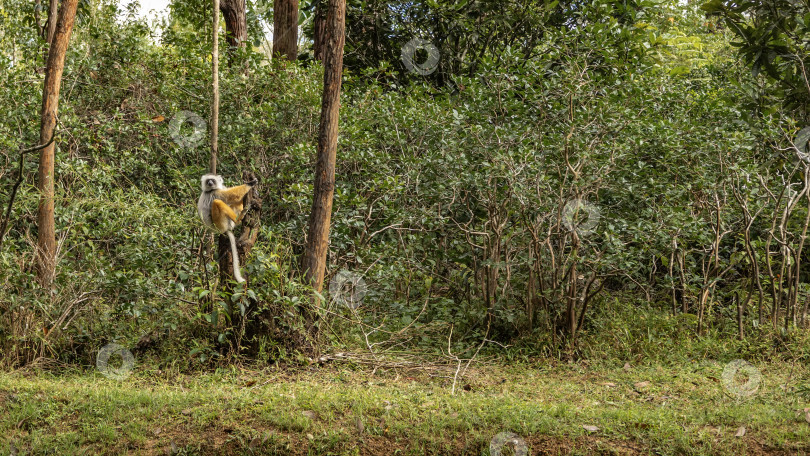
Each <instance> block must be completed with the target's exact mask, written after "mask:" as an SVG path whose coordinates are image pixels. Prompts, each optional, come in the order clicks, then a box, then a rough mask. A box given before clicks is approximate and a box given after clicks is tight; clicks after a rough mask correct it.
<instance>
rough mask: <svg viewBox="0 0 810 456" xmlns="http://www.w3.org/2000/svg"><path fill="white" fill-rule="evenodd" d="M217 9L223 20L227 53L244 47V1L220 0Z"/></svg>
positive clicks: (245, 34)
mask: <svg viewBox="0 0 810 456" xmlns="http://www.w3.org/2000/svg"><path fill="white" fill-rule="evenodd" d="M219 9H220V11H222V16H223V17H224V18H225V40H226V41H227V42H228V48H229V49H228V53H231V52H232V50H233V49H235V48H239V47H245V43H246V42H247V17H246V15H245V0H221V2H220V4H219Z"/></svg>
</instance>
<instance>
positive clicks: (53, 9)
mask: <svg viewBox="0 0 810 456" xmlns="http://www.w3.org/2000/svg"><path fill="white" fill-rule="evenodd" d="M58 7H59V0H50V2H49V5H48V24H47V25H48V34H47V35H46V36H45V40H46V41H47V42H48V44H50V43H52V42H53V36H54V34H56V21H57V19H56V15H57V14H58V13H57V9H58Z"/></svg>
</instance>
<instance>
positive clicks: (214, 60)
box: [208, 0, 219, 174]
mask: <svg viewBox="0 0 810 456" xmlns="http://www.w3.org/2000/svg"><path fill="white" fill-rule="evenodd" d="M213 2H214V7H213V16H214V20H213V27H214V28H213V36H212V40H213V45H212V51H211V89H212V91H213V95H212V100H211V161H210V163H209V164H208V172H209V173H211V174H216V173H217V154H218V151H219V147H218V146H217V143H218V142H219V0H213Z"/></svg>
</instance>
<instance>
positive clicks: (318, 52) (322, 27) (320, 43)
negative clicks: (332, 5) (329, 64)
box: [312, 0, 327, 62]
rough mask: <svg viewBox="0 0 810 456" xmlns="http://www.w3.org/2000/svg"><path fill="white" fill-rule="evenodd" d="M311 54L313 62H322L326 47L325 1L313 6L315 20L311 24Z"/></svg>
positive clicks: (322, 0)
mask: <svg viewBox="0 0 810 456" xmlns="http://www.w3.org/2000/svg"><path fill="white" fill-rule="evenodd" d="M312 31H313V33H312V35H313V36H312V53H313V55H314V57H315V60H317V61H319V62H322V61H323V51H324V47H325V46H326V36H327V35H326V1H325V0H321V1H320V2H318V4H317V5H316V6H315V18H314V19H313V22H312Z"/></svg>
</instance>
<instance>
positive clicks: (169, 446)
mask: <svg viewBox="0 0 810 456" xmlns="http://www.w3.org/2000/svg"><path fill="white" fill-rule="evenodd" d="M724 365H725V363H719V362H705V361H704V362H699V363H694V364H689V365H683V366H678V367H664V366H630V365H626V366H609V367H599V368H592V367H589V366H588V365H587V364H560V365H549V364H538V365H523V366H521V367H511V368H505V367H498V366H484V367H479V368H478V370H477V371H475V372H472V373H470V374H469V375H468V376H467V378H465V379H464V380H463V381H462V382H461V383H460V384H459V390H458V391H457V392H456V394H455V395H452V394H451V391H450V380H449V379H447V378H440V377H437V376H431V375H429V374H427V373H412V372H411V373H409V372H403V371H400V372H394V371H380V370H377V371H376V372H373V373H372V372H371V371H367V370H363V369H359V368H356V367H353V366H350V365H347V364H331V365H328V366H326V367H319V368H310V369H300V370H286V371H285V370H273V369H270V370H265V371H253V370H246V369H245V370H242V369H236V368H234V369H232V370H230V371H220V372H216V373H207V374H198V375H193V376H191V375H178V374H168V373H165V372H160V371H155V370H152V371H149V370H148V369H147V368H145V367H143V366H136V369H135V371H134V372H133V375H131V376H129V377H128V378H126V379H124V380H121V381H117V380H112V379H108V378H106V377H104V376H102V375H101V374H100V373H99V372H98V371H89V372H73V373H61V374H60V375H58V376H55V375H53V374H49V373H42V372H39V373H37V372H30V371H25V372H15V373H2V374H0V410H3V412H2V416H0V451H2V452H3V453H4V454H9V453H10V454H60V455H70V454H120V453H131V454H170V453H172V452H174V454H296V455H299V454H300V455H304V454H313V455H314V454H318V455H320V454H349V455H355V454H369V455H391V454H403V455H407V454H414V455H416V454H419V455H424V454H448V455H456V454H458V455H461V454H467V455H486V454H490V444H491V442H492V440H493V438H494V437H495V436H496V435H498V434H500V433H502V432H511V433H514V434H516V435H517V436H518V437H519V438H521V439H522V441H523V442H525V445H526V448H527V449H528V454H633V455H635V454H663V455H669V454H689V455H696V454H712V455H714V454H728V455H732V454H734V455H738V454H753V455H758V454H791V455H792V454H808V453H810V423H808V421H807V420H808V419H810V417H807V416H806V413H805V410H804V409H805V408H806V407H810V395H808V391H807V389H806V387H807V386H808V384H809V383H810V382H808V375H807V374H808V370H807V369H806V368H803V367H801V366H790V365H784V364H780V365H758V366H756V367H757V368H758V371H759V373H760V378H761V381H760V384H759V387H758V389H757V390H756V391H755V392H754V393H753V394H752V395H751V396H750V397H748V398H746V399H740V398H739V397H738V395H737V393H736V392H739V391H744V388H745V386H744V385H742V386H740V385H739V384H740V382H743V381H745V378H744V376H741V375H738V376H737V377H735V380H734V381H735V382H736V384H730V387H729V386H726V385H727V384H726V383H725V382H724V378H723V377H722V374H723V368H724ZM749 374H750V375H752V376H753V377H752V381H756V379H755V377H756V373H754V372H753V371H750V372H749ZM808 410H810V409H808ZM584 426H588V427H589V428H586V427H584ZM591 426H593V427H591ZM743 428H744V435H742V436H735V435H736V434H742V432H743ZM512 451H513V449H512V447H511V444H510V445H506V446H505V448H504V451H502V452H501V454H503V455H506V454H513V453H512ZM492 454H497V451H493V452H492ZM516 454H526V453H522V452H521V451H520V449H519V448H518V449H517V451H516Z"/></svg>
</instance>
